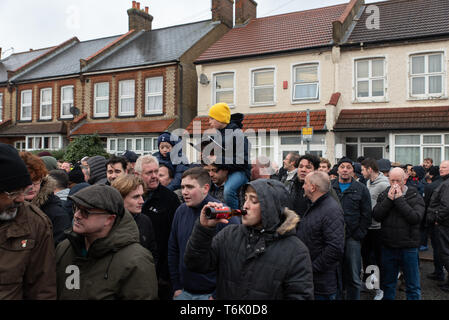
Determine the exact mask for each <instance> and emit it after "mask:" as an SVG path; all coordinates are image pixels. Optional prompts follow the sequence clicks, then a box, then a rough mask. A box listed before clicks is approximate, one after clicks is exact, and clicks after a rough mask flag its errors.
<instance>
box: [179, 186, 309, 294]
mask: <svg viewBox="0 0 449 320" xmlns="http://www.w3.org/2000/svg"><path fill="white" fill-rule="evenodd" d="M243 188H244V193H245V202H244V204H243V209H244V210H246V212H247V214H246V215H244V216H242V224H241V225H230V226H228V227H226V228H224V229H223V230H222V231H220V232H218V233H217V227H216V226H217V224H218V223H228V221H227V220H225V219H207V218H206V216H205V208H206V207H213V208H220V207H222V204H220V203H214V202H208V203H206V204H205V206H201V208H200V210H201V214H200V217H199V219H196V222H195V226H194V230H193V232H192V235H191V236H190V239H189V242H188V244H187V248H186V253H185V256H184V261H185V264H186V265H187V267H188V268H189V270H192V271H195V272H201V273H207V272H211V271H216V272H217V298H218V299H227V300H274V299H276V300H287V299H288V300H293V299H295V300H312V299H313V279H312V265H311V261H310V255H309V251H308V250H307V248H306V246H305V245H304V244H303V243H302V241H301V240H299V239H298V237H296V235H295V227H296V224H297V223H298V221H299V218H298V216H297V215H296V214H295V213H294V212H293V211H292V210H289V209H288V202H289V200H288V197H287V194H286V190H285V186H284V185H283V184H282V183H281V182H279V181H277V180H268V179H258V180H255V181H251V182H249V183H248V184H246V185H244V186H243Z"/></svg>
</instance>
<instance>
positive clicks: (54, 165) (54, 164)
mask: <svg viewBox="0 0 449 320" xmlns="http://www.w3.org/2000/svg"><path fill="white" fill-rule="evenodd" d="M41 159H42V161H44V163H45V167H46V168H47V170H48V171H51V170H56V169H58V160H56V158H54V157H51V156H42V157H41Z"/></svg>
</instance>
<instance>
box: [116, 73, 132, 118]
mask: <svg viewBox="0 0 449 320" xmlns="http://www.w3.org/2000/svg"><path fill="white" fill-rule="evenodd" d="M118 114H119V116H133V115H135V112H134V80H123V81H119V112H118Z"/></svg>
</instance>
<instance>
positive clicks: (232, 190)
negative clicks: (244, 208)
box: [223, 171, 248, 209]
mask: <svg viewBox="0 0 449 320" xmlns="http://www.w3.org/2000/svg"><path fill="white" fill-rule="evenodd" d="M247 182H248V177H247V176H246V174H245V172H244V171H236V172H233V173H231V174H230V175H229V176H228V180H226V182H225V185H224V191H223V198H224V202H225V203H226V204H227V205H228V206H229V207H231V209H239V194H238V190H239V188H240V187H241V186H242V185H244V184H245V183H247Z"/></svg>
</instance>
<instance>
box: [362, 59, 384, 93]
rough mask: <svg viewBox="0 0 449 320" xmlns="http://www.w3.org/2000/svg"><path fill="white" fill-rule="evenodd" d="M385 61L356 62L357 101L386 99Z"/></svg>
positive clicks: (364, 60) (365, 60)
mask: <svg viewBox="0 0 449 320" xmlns="http://www.w3.org/2000/svg"><path fill="white" fill-rule="evenodd" d="M385 85H386V78H385V59H383V58H382V59H363V60H357V61H356V62H355V87H356V99H357V100H362V101H363V100H373V99H379V98H384V97H385Z"/></svg>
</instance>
